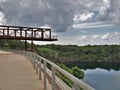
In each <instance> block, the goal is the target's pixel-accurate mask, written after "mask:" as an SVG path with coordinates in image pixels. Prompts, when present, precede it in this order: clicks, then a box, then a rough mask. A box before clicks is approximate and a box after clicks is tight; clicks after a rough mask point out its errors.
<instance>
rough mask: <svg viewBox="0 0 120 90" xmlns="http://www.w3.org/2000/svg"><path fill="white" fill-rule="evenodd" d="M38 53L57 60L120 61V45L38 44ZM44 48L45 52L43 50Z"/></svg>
mask: <svg viewBox="0 0 120 90" xmlns="http://www.w3.org/2000/svg"><path fill="white" fill-rule="evenodd" d="M37 47H38V48H39V49H38V53H39V54H40V55H43V56H45V57H46V58H50V59H51V60H53V61H55V62H70V61H81V62H84V61H87V62H88V61H90V62H91V61H94V62H120V45H94V46H91V45H87V46H76V45H54V44H51V45H40V46H39V45H38V46H37ZM43 50H44V52H45V53H44V52H43Z"/></svg>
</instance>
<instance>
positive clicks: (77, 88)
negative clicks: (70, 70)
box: [72, 84, 80, 90]
mask: <svg viewBox="0 0 120 90" xmlns="http://www.w3.org/2000/svg"><path fill="white" fill-rule="evenodd" d="M72 90H80V87H79V86H77V85H75V84H74V85H73V87H72Z"/></svg>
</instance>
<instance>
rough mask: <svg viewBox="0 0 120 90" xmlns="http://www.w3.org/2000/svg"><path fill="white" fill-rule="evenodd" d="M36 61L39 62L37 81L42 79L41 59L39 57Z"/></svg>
mask: <svg viewBox="0 0 120 90" xmlns="http://www.w3.org/2000/svg"><path fill="white" fill-rule="evenodd" d="M38 60H39V79H40V80H41V79H42V75H41V74H42V67H41V58H40V57H39V58H38Z"/></svg>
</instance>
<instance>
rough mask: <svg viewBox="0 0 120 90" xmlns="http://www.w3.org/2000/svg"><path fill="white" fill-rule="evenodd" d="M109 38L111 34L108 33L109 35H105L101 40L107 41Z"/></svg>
mask: <svg viewBox="0 0 120 90" xmlns="http://www.w3.org/2000/svg"><path fill="white" fill-rule="evenodd" d="M109 36H110V34H109V33H107V34H105V35H102V37H101V39H103V40H107V39H109Z"/></svg>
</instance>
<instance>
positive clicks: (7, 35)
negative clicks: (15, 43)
mask: <svg viewBox="0 0 120 90" xmlns="http://www.w3.org/2000/svg"><path fill="white" fill-rule="evenodd" d="M7 36H9V27H7Z"/></svg>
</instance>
